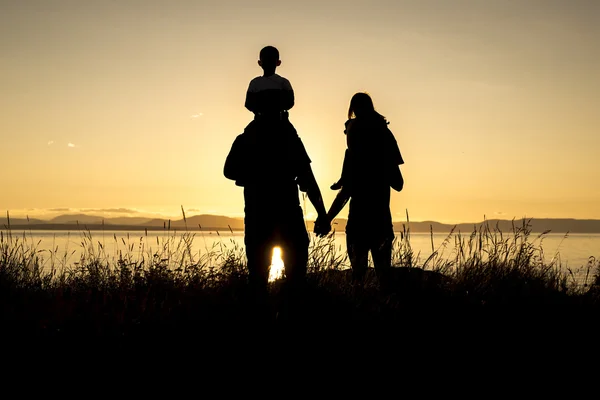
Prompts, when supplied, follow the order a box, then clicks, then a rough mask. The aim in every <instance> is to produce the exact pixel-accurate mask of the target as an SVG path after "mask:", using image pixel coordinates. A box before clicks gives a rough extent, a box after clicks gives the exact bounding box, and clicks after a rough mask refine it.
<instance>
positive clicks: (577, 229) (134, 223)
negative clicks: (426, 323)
mask: <svg viewBox="0 0 600 400" xmlns="http://www.w3.org/2000/svg"><path fill="white" fill-rule="evenodd" d="M346 222H347V221H346V219H344V218H338V219H336V220H335V221H334V223H333V225H332V226H333V229H335V230H336V231H337V232H344V231H345V229H346ZM486 223H487V224H489V226H490V227H491V228H495V227H498V228H499V229H500V230H501V231H502V232H510V231H512V229H513V224H514V225H515V226H517V227H519V226H522V225H523V221H522V220H515V221H511V220H498V219H492V220H488V221H487V222H486ZM10 224H11V227H13V228H15V229H23V228H26V229H55V230H61V229H63V230H64V229H67V230H76V229H82V228H87V229H90V230H98V229H106V230H144V229H148V230H159V229H172V230H183V229H186V227H187V229H188V230H200V229H201V230H220V231H227V230H229V229H230V228H231V229H232V230H234V231H240V230H243V229H244V219H243V218H232V217H226V216H222V215H209V214H202V215H194V216H191V217H189V218H187V220H186V221H184V220H183V218H181V219H177V220H171V221H170V222H169V220H168V219H160V218H155V219H149V218H141V217H117V218H103V217H101V216H97V215H87V214H69V215H60V216H58V217H55V218H52V219H51V220H40V219H32V218H30V219H29V221H27V219H25V218H11V219H10ZM482 224H483V222H481V221H480V222H474V223H461V224H457V225H453V224H443V223H440V222H436V221H411V222H410V231H411V232H415V233H418V232H430V231H433V232H434V233H449V232H450V231H451V230H452V229H453V228H454V230H455V232H459V231H460V232H463V233H465V232H469V233H470V232H473V230H474V229H479V228H480V227H481V225H482ZM6 225H7V219H6V217H3V218H0V227H4V226H6ZM306 225H307V227H308V229H309V231H312V230H313V226H314V221H307V223H306ZM530 225H531V231H532V232H536V233H540V232H545V231H550V232H552V233H561V234H564V233H567V232H569V233H600V220H596V219H573V218H554V219H551V218H544V219H532V220H530ZM404 226H406V227H408V225H407V223H406V222H402V221H397V222H394V230H395V231H397V232H399V231H402V230H403V229H404Z"/></svg>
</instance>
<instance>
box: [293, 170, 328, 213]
mask: <svg viewBox="0 0 600 400" xmlns="http://www.w3.org/2000/svg"><path fill="white" fill-rule="evenodd" d="M299 183H300V190H302V191H303V192H306V195H307V196H308V199H309V200H310V202H311V203H312V205H313V206H314V207H315V210H316V211H317V215H318V217H319V218H325V217H326V216H327V211H326V210H325V203H324V202H323V197H322V196H321V189H319V185H318V184H317V180H316V179H315V175H314V174H313V171H312V168H311V167H310V164H307V165H306V168H305V170H304V171H303V173H302V176H301V177H300V180H299Z"/></svg>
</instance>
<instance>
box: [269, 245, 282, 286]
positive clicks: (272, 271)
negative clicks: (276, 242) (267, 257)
mask: <svg viewBox="0 0 600 400" xmlns="http://www.w3.org/2000/svg"><path fill="white" fill-rule="evenodd" d="M282 276H283V260H282V259H281V248H279V247H275V248H273V257H272V258H271V265H270V266H269V282H273V281H275V280H277V279H280V278H281V277H282Z"/></svg>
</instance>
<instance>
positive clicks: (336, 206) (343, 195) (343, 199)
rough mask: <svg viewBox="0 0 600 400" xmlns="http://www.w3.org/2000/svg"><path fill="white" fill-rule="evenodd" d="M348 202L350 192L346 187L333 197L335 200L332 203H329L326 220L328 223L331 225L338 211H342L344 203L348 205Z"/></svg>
mask: <svg viewBox="0 0 600 400" xmlns="http://www.w3.org/2000/svg"><path fill="white" fill-rule="evenodd" d="M348 200H350V190H348V189H347V186H346V187H342V189H341V190H340V191H339V192H338V194H337V196H335V199H334V200H333V203H331V207H329V211H328V212H327V219H328V220H329V223H331V221H333V219H334V218H335V217H337V215H338V214H339V213H340V211H342V209H343V208H344V207H345V206H346V203H348Z"/></svg>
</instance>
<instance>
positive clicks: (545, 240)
mask: <svg viewBox="0 0 600 400" xmlns="http://www.w3.org/2000/svg"><path fill="white" fill-rule="evenodd" d="M2 235H3V240H4V241H5V242H6V241H7V240H8V235H9V232H7V231H6V230H2ZM10 235H11V236H12V238H11V240H12V241H13V243H19V244H20V245H23V247H24V248H25V249H30V250H31V249H33V250H35V251H36V252H37V254H38V256H39V257H40V258H41V259H43V262H44V266H45V267H48V268H50V267H51V266H52V265H54V266H55V267H61V266H65V267H72V266H75V265H76V263H77V262H79V261H80V257H81V256H82V255H96V256H99V257H101V258H103V259H106V260H108V261H114V260H118V258H119V257H120V256H130V257H132V258H133V259H136V258H137V259H140V258H141V256H142V255H144V256H146V257H147V256H148V255H152V254H159V255H160V256H161V257H163V256H165V255H167V254H170V255H177V254H182V253H183V252H184V250H185V251H186V252H187V249H189V252H187V254H188V255H191V256H192V257H193V258H194V259H196V260H200V259H208V258H210V257H218V255H219V254H223V253H226V252H235V253H238V254H242V255H243V251H244V234H243V232H230V231H227V232H200V231H198V232H190V233H189V234H188V236H184V235H183V232H173V231H159V232H156V231H154V232H148V233H147V234H146V233H145V232H143V231H133V232H124V231H115V232H112V231H79V232H70V231H50V230H39V231H15V230H12V231H11V232H10ZM396 237H397V239H398V243H397V244H398V245H399V239H400V238H401V236H400V233H397V234H396ZM503 237H504V238H505V239H506V237H507V236H506V235H504V236H503ZM184 239H185V240H184ZM462 239H463V241H464V240H468V235H466V237H465V235H464V234H463V236H462ZM315 240H316V238H315V237H314V235H312V234H311V246H313V248H314V246H315V245H318V242H315ZM331 240H332V241H331V244H332V247H333V248H334V249H335V253H336V254H337V255H338V256H341V257H342V258H345V255H346V236H345V234H344V233H341V232H340V233H336V234H335V235H334V236H333V238H332V239H331ZM432 240H433V249H437V250H438V253H440V257H441V258H442V259H444V258H446V259H452V258H453V257H455V256H456V253H457V245H456V243H457V241H458V240H459V237H458V236H457V235H456V234H454V235H452V236H449V235H448V234H435V233H434V234H433V236H432V235H431V234H429V233H411V234H410V240H409V243H410V247H411V249H412V251H413V253H414V255H415V257H416V259H417V262H416V265H418V266H422V265H423V262H424V261H425V260H426V259H427V258H428V257H429V256H430V255H431V254H432V251H433V250H432ZM528 240H529V242H531V243H533V244H534V245H535V246H536V248H537V249H541V250H542V251H543V252H540V253H539V256H540V258H541V259H543V260H544V261H545V262H547V263H549V262H551V261H552V260H553V259H554V260H556V261H559V262H560V265H561V267H563V268H569V269H571V270H573V271H574V272H575V273H576V274H577V275H578V277H579V278H580V277H581V274H584V273H585V270H586V268H585V267H586V266H587V264H588V260H589V259H590V257H597V258H598V257H600V234H569V235H568V236H565V235H564V234H547V235H544V236H542V237H539V234H536V233H532V234H531V235H530V237H529V239H528ZM444 241H446V246H445V247H444V246H442V244H443V243H444ZM320 243H321V244H322V243H323V242H320ZM207 257H208V258H207ZM344 265H345V266H349V264H348V260H347V259H345V260H344ZM579 278H578V280H579Z"/></svg>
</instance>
